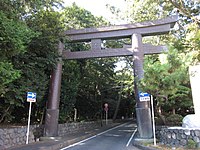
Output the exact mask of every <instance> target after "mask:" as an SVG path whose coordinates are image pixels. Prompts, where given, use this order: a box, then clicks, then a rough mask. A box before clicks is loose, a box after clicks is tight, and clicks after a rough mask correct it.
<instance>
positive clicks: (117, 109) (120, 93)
mask: <svg viewBox="0 0 200 150" xmlns="http://www.w3.org/2000/svg"><path fill="white" fill-rule="evenodd" d="M121 98H122V83H121V86H120V91H119V97H118V101H117V106H116V109H115V113H114V116H113V121H115V120H116V118H117V113H118V111H119V105H120V102H121Z"/></svg>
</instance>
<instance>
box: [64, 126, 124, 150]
mask: <svg viewBox="0 0 200 150" xmlns="http://www.w3.org/2000/svg"><path fill="white" fill-rule="evenodd" d="M125 124H127V123H124V124H121V125H119V126H116V127H114V128H111V129H108V130H106V131H104V132H101V133H98V134H96V135H94V136H91V137H89V138H87V139H85V140H82V141H80V142H77V143H74V144H72V145H69V146H67V147H64V148H62V149H60V150H66V149H69V148H71V147H74V146H76V145H79V144H81V143H83V142H86V141H89V140H91V139H93V138H95V137H97V136H100V135H102V134H104V133H107V132H109V131H111V130H114V129H116V128H119V127H121V126H124V125H125Z"/></svg>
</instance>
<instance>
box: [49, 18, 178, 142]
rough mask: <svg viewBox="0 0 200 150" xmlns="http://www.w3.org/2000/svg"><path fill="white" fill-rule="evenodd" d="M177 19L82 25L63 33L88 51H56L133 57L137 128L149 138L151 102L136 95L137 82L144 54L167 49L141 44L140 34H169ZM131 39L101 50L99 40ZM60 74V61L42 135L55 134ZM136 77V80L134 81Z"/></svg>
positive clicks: (71, 56) (73, 55)
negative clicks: (87, 43) (86, 45)
mask: <svg viewBox="0 0 200 150" xmlns="http://www.w3.org/2000/svg"><path fill="white" fill-rule="evenodd" d="M177 20H178V17H177V16H172V17H168V18H165V19H159V20H155V21H146V22H141V23H134V24H126V25H117V26H109V27H99V28H85V29H79V30H68V31H65V32H64V35H65V36H67V37H69V39H70V42H91V50H89V51H74V52H71V51H69V50H64V44H63V43H61V42H60V43H59V52H60V54H61V55H62V58H63V59H86V58H99V57H116V56H133V64H134V90H135V93H136V94H135V95H136V104H137V106H136V117H137V125H138V131H139V135H140V137H141V138H151V137H152V123H151V113H150V104H149V103H150V102H149V101H140V100H139V97H138V94H137V93H138V88H137V84H138V83H137V82H138V80H140V79H141V78H142V77H143V75H144V72H143V57H144V55H145V54H155V53H161V52H162V51H165V50H166V47H165V46H154V45H151V44H143V43H142V37H144V36H154V35H160V34H166V33H168V32H169V31H170V30H171V28H172V27H173V26H174V24H175V22H176V21H177ZM121 38H131V41H132V44H131V45H130V46H127V45H124V47H123V48H115V49H113V48H110V49H102V48H101V43H102V40H107V39H121ZM61 74H62V62H60V61H59V62H58V64H57V67H56V69H55V70H54V72H53V74H52V77H51V85H50V91H49V100H48V105H47V113H46V119H45V135H46V136H49V137H50V136H57V135H58V129H57V126H58V115H59V101H60V84H61ZM136 79H137V80H136Z"/></svg>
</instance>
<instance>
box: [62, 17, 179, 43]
mask: <svg viewBox="0 0 200 150" xmlns="http://www.w3.org/2000/svg"><path fill="white" fill-rule="evenodd" d="M176 21H177V16H172V17H168V18H165V19H159V20H154V21H146V22H141V23H134V24H125V25H117V26H109V27H100V28H85V29H79V30H67V31H65V32H64V34H65V35H66V36H68V37H69V39H70V40H71V41H72V42H79V41H90V40H91V39H113V38H126V37H130V36H131V35H132V34H134V33H139V34H142V36H149V35H158V34H164V33H167V32H169V31H170V29H171V28H172V26H173V25H174V24H175V22H176Z"/></svg>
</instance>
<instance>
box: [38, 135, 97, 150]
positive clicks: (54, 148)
mask: <svg viewBox="0 0 200 150" xmlns="http://www.w3.org/2000/svg"><path fill="white" fill-rule="evenodd" d="M95 134H96V133H91V134H87V135H84V136H80V137H78V138H75V139H70V140H66V141H64V139H63V140H62V141H59V143H57V144H54V145H51V146H45V147H40V150H59V149H61V148H63V147H67V146H69V145H71V144H74V143H77V142H79V141H82V140H84V139H86V138H88V137H90V136H93V135H95Z"/></svg>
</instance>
